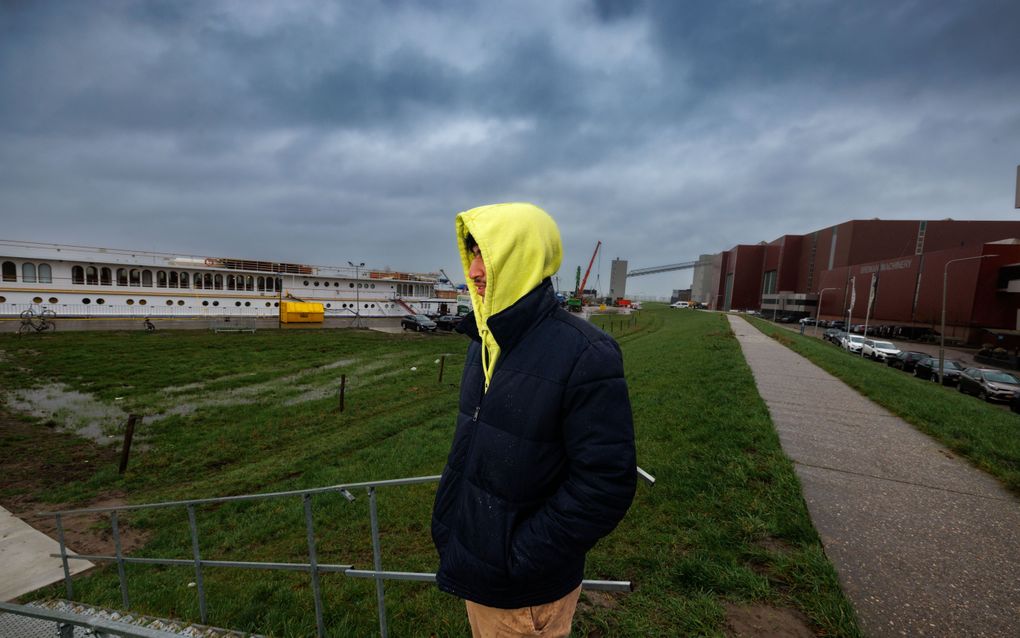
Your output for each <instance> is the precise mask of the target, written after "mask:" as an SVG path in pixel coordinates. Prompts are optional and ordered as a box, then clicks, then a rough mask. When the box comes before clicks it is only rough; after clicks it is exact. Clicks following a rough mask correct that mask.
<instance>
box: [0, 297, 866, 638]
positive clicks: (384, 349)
mask: <svg viewBox="0 0 1020 638" xmlns="http://www.w3.org/2000/svg"><path fill="white" fill-rule="evenodd" d="M603 320H604V319H596V323H601V322H602V321H603ZM621 323H622V322H621ZM614 328H615V329H614V330H613V333H614V336H616V337H617V339H618V340H619V341H620V343H621V346H622V349H623V352H624V357H625V365H626V370H627V377H628V382H629V385H630V393H631V401H632V405H633V409H634V418H635V427H636V433H637V445H638V462H639V464H640V465H641V466H642V467H643V468H644V469H646V470H647V471H649V472H651V473H652V474H654V475H655V476H656V478H657V479H658V482H657V484H656V485H655V486H654V487H649V486H647V485H643V484H642V485H640V486H639V488H638V493H637V497H636V500H635V502H634V506H633V507H632V509H631V510H630V512H629V513H628V515H627V517H626V518H625V520H624V522H623V523H622V524H621V525H620V527H619V528H618V529H617V530H616V531H615V532H614V533H613V534H611V535H610V536H609V537H608V538H606V539H604V540H603V541H602V542H601V543H599V545H598V546H597V547H596V548H595V549H594V550H593V551H592V553H591V554H590V555H589V556H590V558H589V562H588V568H587V574H586V576H587V577H588V578H598V579H621V580H631V581H633V583H634V586H635V590H634V592H633V593H630V594H613V595H591V596H589V595H585V596H584V597H583V598H582V604H581V605H580V606H579V609H578V613H577V615H576V617H575V624H574V635H576V636H606V637H609V636H722V635H725V633H726V624H727V619H728V615H732V614H734V613H740V612H739V609H740V606H742V605H765V606H770V607H775V608H780V609H783V610H791V611H792V612H793V615H792V616H791V617H795V618H802V619H803V622H805V623H806V624H807V626H808V627H809V628H810V630H811V631H813V632H814V633H815V634H816V635H819V636H859V635H860V631H859V629H858V627H857V625H856V621H855V619H854V616H853V612H852V610H851V608H850V606H849V604H848V603H847V601H846V599H845V598H844V597H843V594H842V592H841V591H840V589H839V585H838V582H837V579H836V575H835V572H834V570H833V568H832V566H831V565H830V564H829V562H828V561H827V559H826V557H825V555H824V553H823V551H822V547H821V544H820V542H819V539H818V537H817V534H816V533H815V531H814V528H813V527H812V525H811V522H810V519H809V517H808V514H807V510H806V507H805V505H804V502H803V497H802V496H801V492H800V486H799V483H798V481H797V479H796V477H795V475H794V472H793V467H792V464H791V463H790V462H789V460H788V459H786V457H784V456H783V454H782V452H781V450H780V446H779V440H778V437H777V435H776V434H775V431H774V429H773V427H772V424H771V421H770V419H769V416H768V412H767V410H766V407H765V405H764V403H763V401H762V400H761V398H760V397H759V396H758V394H757V391H756V389H755V385H754V380H753V378H752V376H751V372H750V370H749V368H748V367H747V365H746V364H745V362H744V360H743V356H742V355H741V352H740V348H739V345H738V343H737V341H736V339H735V338H734V337H733V334H732V332H731V331H730V329H729V327H728V324H727V323H726V320H725V317H724V316H722V315H717V314H714V313H712V314H710V313H698V312H677V311H675V310H669V309H667V308H663V307H653V308H651V309H646V310H643V311H641V313H640V314H639V318H638V320H637V321H636V322H634V323H627V324H626V325H620V323H617V324H616V325H615V326H614ZM465 347H466V344H465V342H464V341H463V340H461V339H460V338H458V337H450V336H441V337H423V336H420V335H382V334H377V333H371V332H367V331H293V332H283V333H279V332H262V333H258V334H257V335H254V336H252V335H210V334H204V333H189V332H163V331H161V332H158V333H156V334H154V335H144V334H141V333H131V334H127V333H77V334H74V333H67V334H56V335H46V336H44V338H42V339H24V340H18V339H16V338H14V337H3V338H0V350H2V351H3V356H4V358H5V359H6V361H7V362H10V363H14V364H15V365H9V366H5V367H4V368H3V370H2V371H0V382H2V383H3V384H4V387H5V388H7V389H8V391H10V390H9V389H11V388H19V387H26V386H28V385H32V384H38V383H40V382H41V381H43V380H47V381H48V380H52V381H59V382H62V383H64V384H66V385H67V386H70V387H71V388H74V389H77V390H81V391H84V392H90V393H93V394H95V395H96V396H97V397H99V398H100V399H101V400H103V401H104V402H106V403H110V404H113V403H114V402H115V401H117V397H123V398H122V399H121V400H120V401H119V402H117V404H120V403H124V404H125V406H126V408H128V409H130V410H132V411H139V412H147V413H153V412H157V411H160V410H167V409H172V408H173V406H174V405H175V404H176V403H180V402H186V401H191V400H198V401H199V405H198V407H197V408H196V409H195V410H194V411H192V412H189V413H186V414H180V415H176V416H171V417H169V418H166V419H164V420H162V421H158V422H155V423H154V424H153V425H151V426H147V430H146V431H147V435H148V436H147V441H148V443H149V445H150V448H149V449H148V450H147V451H145V452H141V453H139V454H137V455H134V456H133V458H132V464H131V468H130V469H129V471H128V473H127V474H126V475H125V476H124V477H120V476H118V475H117V474H116V469H115V468H108V467H107V468H100V469H98V471H96V472H94V473H93V474H91V475H90V476H89V477H87V478H86V479H84V480H77V481H75V482H74V483H73V484H65V485H59V486H56V487H53V488H50V489H48V490H46V491H45V492H44V493H40V494H38V495H37V497H38V499H39V500H46V501H50V502H60V503H65V504H66V503H68V502H76V503H86V502H88V501H89V500H90V499H92V498H94V497H96V496H98V495H103V494H109V493H123V494H126V495H127V498H128V500H130V501H131V502H152V501H158V500H167V499H176V498H197V497H205V496H218V495H226V494H238V493H247V492H268V491H277V490H290V489H301V488H306V487H313V486H322V485H330V484H335V483H341V482H353V481H361V480H368V479H382V478H396V477H402V476H412V475H421V474H433V473H438V472H440V471H441V470H442V467H443V462H444V460H445V455H446V452H447V448H448V446H449V442H450V440H451V437H452V433H453V418H454V413H455V410H456V398H457V388H456V382H457V380H458V378H459V374H460V369H461V365H460V362H461V359H462V357H463V353H464V350H465ZM444 353H445V354H447V355H448V357H447V360H446V382H444V383H443V384H438V383H436V377H435V374H436V372H437V366H436V365H435V364H434V361H435V359H437V358H438V357H439V356H440V355H441V354H444ZM346 359H349V360H350V363H347V362H344V363H342V364H341V365H339V366H337V367H334V368H329V369H328V372H325V371H324V372H321V373H316V374H309V375H305V376H296V377H295V376H294V375H300V373H301V371H302V370H307V369H309V368H312V367H316V366H328V365H335V364H336V363H337V362H338V361H345V360H346ZM411 367H417V368H418V369H417V370H416V371H412V370H411V369H410V368H411ZM344 370H347V371H348V373H349V375H350V376H349V383H350V391H349V394H348V400H347V404H348V407H347V411H345V412H344V414H343V415H342V416H341V415H338V414H337V413H336V411H335V405H336V399H335V397H323V398H319V399H314V398H313V399H311V400H305V401H298V402H296V403H294V404H293V405H290V406H286V405H283V404H284V402H285V401H287V400H294V399H295V397H298V398H299V397H301V396H308V395H307V393H308V391H309V390H314V389H315V388H316V387H322V386H324V385H328V384H330V383H332V382H333V377H331V376H330V375H333V374H335V373H338V372H342V371H344ZM359 370H360V372H359ZM287 375H291V378H289V379H288V381H287V382H285V383H276V384H274V383H272V381H273V380H274V379H275V380H279V379H280V378H281V377H285V376H287ZM324 379H325V380H324ZM359 380H360V381H359ZM202 382H204V385H201V386H195V387H194V388H192V389H188V390H186V391H185V392H181V393H171V396H169V397H168V395H167V393H166V391H165V388H167V387H168V386H169V387H181V386H186V385H188V384H198V383H202ZM256 384H262V385H261V386H258V387H259V390H258V392H257V393H255V394H254V395H248V398H247V399H246V402H245V403H244V404H243V405H232V404H229V403H227V404H220V405H216V404H210V403H206V404H204V405H202V404H201V399H203V398H206V399H208V398H209V397H210V396H214V397H215V396H223V395H230V393H232V392H238V391H243V390H244V388H245V387H251V386H252V385H256ZM38 427H39V428H40V432H42V430H44V429H46V430H47V432H48V431H49V429H48V428H45V426H44V425H43V424H39V426H38ZM0 481H2V480H0ZM2 488H3V486H2V485H0V490H2ZM434 490H435V486H434V485H425V486H420V487H413V488H406V487H405V488H382V489H380V490H379V492H378V495H379V513H380V521H381V529H382V543H383V551H384V554H383V555H384V563H383V567H384V568H385V569H390V570H407V571H433V570H434V569H435V566H436V558H435V553H434V550H433V549H432V545H431V540H430V538H429V533H428V529H429V513H430V508H431V502H432V496H433V494H434ZM357 496H358V500H357V501H356V502H355V503H348V502H347V501H346V500H345V499H343V498H342V497H341V496H339V495H322V496H317V497H315V498H314V507H315V525H316V533H317V537H318V544H319V546H318V559H319V561H320V562H321V563H353V564H354V565H355V566H358V567H367V566H370V565H371V560H372V559H371V545H370V535H369V517H368V499H367V498H366V497H365V495H364V493H360V494H358V495H357ZM125 525H126V526H129V527H132V528H134V529H137V530H142V531H144V532H145V533H146V534H148V542H147V544H146V546H145V547H144V548H142V549H141V550H138V551H137V552H135V555H138V556H159V557H168V556H169V557H175V558H186V559H187V558H190V557H191V547H190V541H189V537H188V533H187V517H186V515H185V514H184V512H183V510H171V511H162V510H147V511H145V512H144V513H138V514H133V515H131V516H125V517H122V519H121V526H122V527H124V526H125ZM198 526H199V530H200V535H201V537H202V547H203V556H204V557H206V558H209V559H235V560H265V561H281V562H283V561H293V562H304V561H305V560H306V551H307V546H306V539H305V531H304V525H303V519H302V511H301V501H300V499H286V500H271V501H265V502H246V503H239V504H230V505H221V506H218V507H204V508H200V509H199V511H198ZM127 572H128V578H129V586H130V593H131V600H132V607H134V608H135V610H136V611H140V612H145V613H151V614H154V615H169V616H173V617H178V618H188V619H191V620H197V619H198V604H197V600H196V596H195V590H194V588H190V587H189V586H188V584H189V583H190V582H191V581H193V580H194V573H193V571H192V570H190V569H188V568H169V567H168V568H160V567H150V566H128V567H127ZM205 586H206V590H207V593H208V597H209V601H208V608H209V622H210V623H211V624H213V625H218V626H224V627H231V628H238V629H244V630H248V631H258V632H262V633H266V634H269V635H273V636H283V637H291V636H294V637H297V636H307V635H313V634H314V613H313V609H312V599H311V593H310V589H311V587H310V583H309V579H308V577H307V576H304V575H301V574H293V573H271V572H261V571H257V572H255V571H235V570H223V569H218V570H217V569H208V570H206V571H205ZM75 589H76V595H77V597H78V598H79V599H81V600H84V601H88V602H91V603H93V604H99V605H106V606H110V607H118V606H119V604H120V592H119V589H118V585H117V575H116V568H115V567H114V566H112V565H111V566H106V567H103V568H100V569H99V570H96V571H95V572H94V573H92V574H91V575H88V576H85V577H83V578H80V579H77V580H76V587H75ZM322 589H323V594H324V598H325V620H326V625H327V627H328V629H329V635H330V636H367V635H373V634H374V633H375V632H377V629H378V625H377V618H376V610H375V591H374V585H373V584H372V582H371V581H363V580H356V579H349V578H344V577H342V576H339V575H333V574H326V575H323V577H322ZM386 591H387V603H388V605H387V607H388V612H389V626H390V633H391V635H394V636H429V635H433V634H434V635H437V636H463V635H468V633H469V632H468V628H467V623H466V619H465V617H464V611H463V604H462V603H461V602H460V601H458V600H456V599H453V598H452V597H450V596H447V595H445V594H442V593H440V592H439V591H438V590H436V589H435V588H434V587H433V586H429V585H423V584H417V583H406V582H394V581H391V582H387V585H386ZM43 596H53V597H62V596H63V587H62V585H58V586H54V587H52V588H49V589H48V590H44V591H42V592H40V593H39V594H38V597H43ZM734 605H736V606H737V607H736V609H737V611H736V612H734V609H735V607H734ZM799 614H803V616H800V615H799Z"/></svg>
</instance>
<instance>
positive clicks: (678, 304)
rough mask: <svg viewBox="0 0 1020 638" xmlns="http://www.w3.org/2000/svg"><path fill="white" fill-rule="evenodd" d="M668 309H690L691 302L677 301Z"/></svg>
mask: <svg viewBox="0 0 1020 638" xmlns="http://www.w3.org/2000/svg"><path fill="white" fill-rule="evenodd" d="M669 307H670V308H690V307H691V302H689V301H677V302H676V303H671V304H670V305H669Z"/></svg>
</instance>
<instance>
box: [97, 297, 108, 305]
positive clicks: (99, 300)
mask: <svg viewBox="0 0 1020 638" xmlns="http://www.w3.org/2000/svg"><path fill="white" fill-rule="evenodd" d="M96 303H97V304H99V305H100V306H101V305H103V304H104V303H106V300H105V299H96Z"/></svg>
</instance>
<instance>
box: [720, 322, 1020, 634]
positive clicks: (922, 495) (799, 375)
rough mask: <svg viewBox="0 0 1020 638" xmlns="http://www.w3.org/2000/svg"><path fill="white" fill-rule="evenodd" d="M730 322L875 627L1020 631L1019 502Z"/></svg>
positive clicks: (819, 521) (826, 536)
mask: <svg viewBox="0 0 1020 638" xmlns="http://www.w3.org/2000/svg"><path fill="white" fill-rule="evenodd" d="M728 319H729V321H730V326H731V327H732V328H733V331H734V333H735V334H736V336H737V339H738V341H739V342H740V346H741V348H742V349H743V351H744V356H745V358H746V359H747V363H748V365H749V366H750V367H751V371H752V372H753V373H754V377H755V381H756V383H757V385H758V392H759V393H760V394H761V396H762V398H763V399H764V400H765V402H766V404H767V405H768V408H769V412H770V414H771V415H772V421H773V422H774V423H775V427H776V430H777V431H778V433H779V438H780V441H781V442H782V446H783V451H784V452H785V453H786V455H787V456H788V457H789V458H790V459H791V460H793V462H794V466H795V468H796V471H797V476H798V478H799V479H800V482H801V485H802V487H803V491H804V498H805V500H806V501H807V506H808V510H809V512H810V514H811V519H812V521H813V522H814V525H815V528H816V529H817V530H818V533H819V535H820V536H821V538H822V542H823V543H824V545H825V552H826V554H827V555H828V556H829V559H830V560H831V561H832V563H833V565H834V566H835V567H836V571H837V572H838V573H839V579H840V582H841V584H842V585H843V590H844V592H846V595H847V596H848V597H849V599H850V601H851V602H852V603H853V606H854V608H855V609H856V610H857V614H858V618H859V620H860V623H861V627H862V629H863V630H864V632H865V633H866V634H867V635H868V636H872V637H875V638H882V637H885V636H947V637H949V636H952V637H957V636H969V637H971V636H972V637H978V636H1002V637H1010V638H1016V637H1017V636H1020V500H1018V499H1017V498H1015V497H1014V496H1012V495H1011V494H1010V493H1009V492H1007V491H1006V490H1005V489H1004V488H1003V487H1002V486H1001V485H1000V484H999V483H998V482H997V481H996V480H995V479H994V478H992V477H991V476H989V475H987V474H985V473H984V472H981V471H980V470H977V469H975V468H973V467H972V466H971V465H969V464H968V463H967V462H966V461H964V460H963V459H960V458H958V457H956V455H955V454H953V453H951V452H950V451H948V450H947V449H946V448H944V447H943V446H941V445H940V444H938V443H936V442H935V441H934V440H933V439H931V438H929V437H928V436H926V435H924V434H921V433H920V432H918V431H917V430H915V429H914V428H913V427H912V426H910V425H909V424H908V423H906V422H905V421H903V420H902V419H900V418H898V417H896V416H894V415H892V414H891V413H889V412H888V411H886V410H885V409H883V408H881V407H879V406H877V405H876V404H874V403H872V402H871V401H869V400H868V399H866V398H864V397H863V396H861V395H860V394H858V393H857V392H856V391H854V390H852V389H850V388H849V387H848V386H847V385H846V384H844V383H843V382H842V381H840V380H838V379H836V378H835V377H833V376H832V375H830V374H828V373H827V372H825V371H824V370H822V369H821V368H819V367H818V366H816V365H814V364H813V363H811V362H810V361H808V360H807V359H805V358H804V357H802V356H800V355H798V354H796V353H794V352H793V351H791V350H790V349H788V348H786V347H785V346H783V345H781V344H779V343H778V342H776V341H775V340H773V339H770V338H769V337H766V336H765V335H763V334H762V333H761V332H759V331H758V330H757V329H756V328H754V327H753V326H751V325H750V324H749V323H747V322H746V321H745V320H744V319H742V318H740V317H737V316H734V315H728ZM1018 436H1020V425H1018Z"/></svg>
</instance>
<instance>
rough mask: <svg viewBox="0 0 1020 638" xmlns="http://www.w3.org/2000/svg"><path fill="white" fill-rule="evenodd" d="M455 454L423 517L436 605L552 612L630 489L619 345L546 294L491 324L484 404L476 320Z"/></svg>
mask: <svg viewBox="0 0 1020 638" xmlns="http://www.w3.org/2000/svg"><path fill="white" fill-rule="evenodd" d="M460 325H461V326H462V328H460V330H461V331H463V332H464V333H466V334H468V335H469V336H472V338H473V339H474V342H473V343H472V344H471V345H470V347H469V348H468V354H467V363H466V365H465V368H464V376H463V379H462V381H461V391H460V409H459V413H458V416H457V430H456V433H455V435H454V439H453V446H452V447H451V449H450V455H449V458H448V460H447V464H446V469H445V470H444V471H443V477H442V480H441V481H440V483H439V490H438V492H437V493H436V501H435V504H434V506H433V513H432V538H433V540H434V542H435V544H436V549H437V550H438V552H439V559H440V566H439V572H438V574H437V578H436V580H437V583H438V585H439V587H440V589H442V590H443V591H446V592H449V593H451V594H454V595H455V596H459V597H461V598H465V599H467V600H472V601H475V602H477V603H481V604H483V605H487V606H489V607H501V608H504V609H513V608H518V607H526V606H531V605H540V604H544V603H548V602H552V601H554V600H557V599H559V598H562V597H563V596H565V595H566V594H568V593H569V592H570V591H572V590H573V589H574V588H575V587H577V586H578V585H579V584H580V582H581V580H582V575H583V571H584V556H585V553H586V552H587V551H588V550H589V549H591V547H592V546H593V545H594V544H595V543H596V541H598V539H600V538H602V537H603V536H605V535H606V534H608V533H609V532H610V531H612V530H613V528H614V527H616V525H617V523H619V521H620V519H622V518H623V515H624V514H625V513H626V511H627V508H628V507H630V503H631V500H632V499H633V497H634V489H635V485H636V482H637V467H636V463H635V455H634V428H633V423H632V419H631V410H630V401H629V399H628V397H627V386H626V383H625V382H624V378H623V362H622V358H621V356H620V349H619V346H617V344H616V342H615V341H614V340H613V339H612V338H611V337H610V336H608V335H607V334H605V333H604V332H602V331H601V330H599V329H598V328H595V327H594V326H592V325H591V324H590V323H588V322H586V321H584V320H582V319H580V318H578V317H575V316H573V315H571V314H570V313H568V312H566V311H564V310H562V309H561V308H560V307H559V305H558V303H557V301H556V297H555V296H554V294H553V291H552V286H551V284H550V283H549V281H548V280H545V281H544V282H543V283H542V284H541V285H539V286H538V287H537V288H535V289H534V290H532V291H531V292H529V293H528V294H527V295H525V296H524V297H522V298H521V299H520V300H518V301H517V302H516V303H515V304H514V305H512V306H511V307H509V308H507V309H506V310H504V311H502V312H500V313H498V314H495V315H493V316H492V317H490V318H489V320H488V326H489V329H490V330H491V331H492V333H493V335H494V336H495V338H496V340H497V341H498V342H499V344H500V356H499V360H498V361H497V363H496V369H495V371H494V374H493V377H492V381H491V383H490V385H489V391H488V392H487V393H486V392H483V382H484V379H483V374H482V368H481V358H480V348H481V345H480V343H479V341H478V335H477V332H476V328H475V322H474V319H473V317H470V316H469V317H466V318H465V319H464V320H463V321H462V322H461V323H460Z"/></svg>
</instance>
